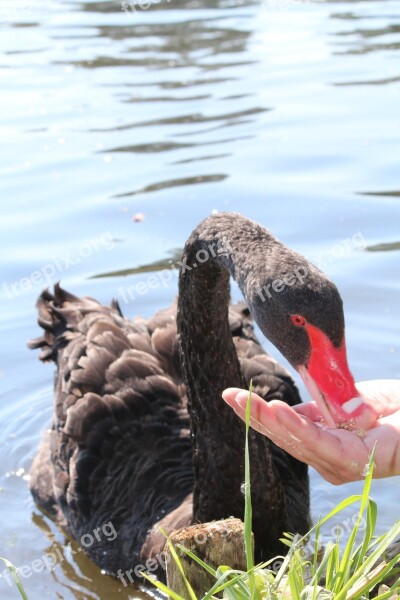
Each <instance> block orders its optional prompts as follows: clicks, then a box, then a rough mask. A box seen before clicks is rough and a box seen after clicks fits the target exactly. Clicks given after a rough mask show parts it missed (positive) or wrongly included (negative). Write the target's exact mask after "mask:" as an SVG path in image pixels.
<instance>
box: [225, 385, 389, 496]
mask: <svg viewBox="0 0 400 600" xmlns="http://www.w3.org/2000/svg"><path fill="white" fill-rule="evenodd" d="M356 387H357V389H358V391H359V392H360V395H361V396H362V397H363V398H364V399H365V400H366V401H367V402H368V403H369V404H371V405H372V406H373V407H374V409H375V410H376V411H377V412H378V414H379V417H378V419H377V420H376V421H375V423H374V424H373V426H372V427H371V429H368V430H366V431H349V430H346V429H336V428H332V427H327V426H326V425H325V424H324V422H323V417H322V415H321V413H320V411H319V409H318V406H317V404H316V402H308V403H307V404H298V405H296V406H294V407H290V406H289V405H287V404H286V403H285V402H282V401H280V400H272V401H271V402H266V401H265V400H263V399H262V398H260V396H258V395H257V394H254V393H253V396H252V402H251V421H250V424H251V426H252V427H253V429H256V430H257V431H259V432H260V433H262V434H263V435H265V436H267V437H268V438H269V439H270V440H272V441H273V442H274V443H275V444H276V445H277V446H279V447H280V448H282V449H283V450H285V451H286V452H288V453H289V454H291V455H292V456H294V457H295V458H297V459H299V460H301V461H303V462H305V463H308V464H309V465H311V466H312V467H314V468H315V469H316V470H317V471H318V472H319V473H320V474H321V475H322V477H324V478H325V479H327V481H329V482H330V483H333V484H335V485H338V484H341V483H347V482H349V481H357V480H359V479H362V478H363V476H364V469H365V466H366V465H367V464H368V461H369V457H370V455H371V452H372V450H373V448H374V446H375V443H376V452H375V467H374V477H376V478H381V477H390V476H392V475H400V381H398V380H385V379H382V380H375V381H363V382H361V383H358V384H356ZM222 397H223V399H224V400H225V402H226V403H227V404H229V406H231V408H233V410H234V411H235V413H236V414H237V415H239V417H241V418H242V419H243V420H245V411H246V404H247V398H248V392H246V391H244V390H240V389H238V388H228V389H227V390H225V391H224V392H223V394H222Z"/></svg>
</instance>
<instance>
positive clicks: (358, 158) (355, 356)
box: [0, 0, 400, 600]
mask: <svg viewBox="0 0 400 600" xmlns="http://www.w3.org/2000/svg"><path fill="white" fill-rule="evenodd" d="M0 21H1V23H2V25H1V38H0V39H1V41H0V45H1V48H2V56H1V59H0V67H1V80H0V86H1V94H0V120H1V128H2V133H1V138H0V145H1V158H0V161H1V165H0V166H1V203H0V230H1V241H2V244H3V252H2V256H1V269H2V270H1V280H0V285H1V298H0V307H1V311H0V323H1V341H2V344H1V356H0V361H1V362H0V386H1V396H0V419H1V432H0V511H1V513H0V514H1V519H0V554H1V555H2V556H5V557H7V558H9V559H10V560H12V561H13V562H14V563H15V564H16V565H17V566H23V565H27V566H32V563H33V561H34V560H35V559H38V558H40V557H41V556H42V555H43V554H44V553H46V552H48V551H50V550H51V549H52V548H53V549H54V547H58V548H59V550H60V553H62V560H61V558H60V560H59V561H58V565H57V567H56V568H55V569H54V570H53V571H52V572H51V573H49V572H48V570H47V569H45V570H43V571H42V572H38V573H33V574H32V575H31V576H30V577H29V578H27V579H25V580H24V583H25V587H26V590H27V592H28V595H29V597H30V598H32V599H35V600H37V599H38V598H44V597H46V598H51V599H54V598H60V599H61V598H62V599H65V600H67V599H68V600H70V599H73V598H76V599H82V600H83V599H87V598H90V599H102V600H106V599H107V600H109V599H110V598H114V597H115V598H122V599H127V598H136V597H139V596H140V594H139V593H136V592H135V591H134V590H130V591H127V590H126V589H124V588H123V587H122V586H121V584H119V583H118V582H116V581H114V580H112V579H110V578H108V577H106V576H103V575H101V574H100V573H99V572H98V570H97V568H96V567H94V566H93V565H92V564H91V563H90V561H89V560H87V559H86V558H85V557H84V556H83V555H82V554H74V552H75V551H74V545H71V544H70V543H69V542H68V541H66V540H65V538H64V536H63V534H62V533H61V532H60V531H59V530H58V529H57V527H55V526H54V524H53V523H52V522H51V521H50V520H49V519H47V518H46V517H44V516H43V515H41V514H40V513H39V512H38V510H37V509H36V508H35V507H34V505H33V502H32V499H31V497H30V494H29V492H28V487H27V481H26V479H27V473H28V470H29V466H30V464H31V461H32V458H33V456H34V453H35V449H36V446H37V444H38V441H39V438H40V435H41V431H42V430H43V429H44V428H45V427H46V424H47V423H48V421H49V419H50V415H51V411H52V406H51V404H52V376H53V367H52V366H43V365H41V364H39V362H38V361H37V356H36V355H35V353H33V352H30V351H28V350H27V348H26V341H27V339H28V338H30V337H33V336H35V335H37V334H38V327H37V326H36V312H35V307H34V304H35V300H36V297H37V295H38V294H39V292H40V291H41V288H42V287H44V286H45V285H48V284H51V283H53V282H55V281H57V280H58V279H61V281H62V284H63V286H65V287H66V288H67V289H69V290H70V291H72V292H74V293H76V294H84V295H90V296H94V297H96V298H98V299H100V300H101V301H103V302H106V303H108V302H109V301H110V299H111V298H112V297H117V298H118V299H119V301H120V302H121V305H122V308H123V310H124V312H125V313H126V314H127V315H128V316H134V315H136V314H141V315H143V316H145V317H146V316H149V315H150V314H152V313H153V312H154V311H155V310H156V309H158V308H160V307H162V306H165V305H168V304H169V303H170V302H171V301H172V300H173V298H174V297H175V294H176V278H173V280H172V281H171V282H170V283H169V284H168V285H165V286H163V285H160V286H158V287H157V288H155V289H151V288H149V289H147V290H146V293H145V294H142V295H141V294H139V293H136V292H135V293H133V292H132V289H131V292H130V294H128V291H127V288H128V287H130V286H136V284H138V283H139V282H146V281H147V277H148V274H146V272H142V270H141V269H137V267H140V266H143V265H149V264H150V265H151V264H152V263H156V267H155V268H157V262H159V261H168V258H169V257H170V256H173V253H174V250H176V249H177V248H181V247H182V246H183V244H184V241H185V239H186V237H187V236H188V234H189V233H190V231H191V230H192V228H193V227H194V226H195V225H196V224H197V223H198V222H199V221H200V220H201V219H202V218H203V217H205V216H206V215H208V214H210V213H211V211H213V210H218V211H222V210H235V211H239V212H242V213H244V214H245V215H247V216H248V217H250V218H253V219H256V220H258V221H260V222H261V223H263V224H264V225H265V226H267V227H268V228H270V229H271V230H272V231H273V232H274V233H275V234H276V235H278V236H279V237H280V238H281V239H283V240H284V241H285V242H286V243H287V244H288V245H290V246H291V247H293V248H295V249H296V250H298V251H300V252H302V253H304V254H306V255H307V256H308V257H310V258H312V259H313V260H314V261H315V262H317V263H318V264H320V265H321V266H322V268H323V269H324V270H325V271H326V272H327V274H328V275H329V276H330V277H331V278H332V279H333V280H334V281H335V282H336V284H337V285H338V287H339V289H340V291H341V293H342V296H343V299H344V303H345V311H346V321H347V344H348V352H349V361H350V365H351V368H352V370H353V372H354V375H355V377H356V379H357V380H364V379H373V378H400V366H399V356H400V354H399V333H400V331H399V308H400V306H399V291H400V285H399V258H400V253H399V250H400V168H399V159H400V142H399V136H400V108H399V107H400V86H399V82H400V4H399V2H398V1H395V0H385V1H383V0H382V1H379V0H371V1H351V2H341V1H333V2H312V1H304V2H300V1H297V2H295V1H291V0H265V1H251V0H236V1H235V0H192V1H190V0H189V1H186V0H161V1H159V2H154V3H151V2H150V1H149V2H147V1H144V0H141V2H139V0H137V2H131V4H130V5H129V4H125V5H123V6H122V7H121V4H120V3H119V2H118V1H115V2H114V1H97V2H90V1H87V2H81V1H77V0H68V1H66V0H57V1H55V0H54V1H53V0H37V1H34V0H27V1H23V0H12V1H10V2H7V1H6V0H1V3H0ZM171 253H172V254H171ZM160 266H162V263H161V265H160V264H159V265H158V268H160ZM132 269H133V272H131V274H129V275H125V274H124V273H123V272H124V271H126V270H128V271H129V270H132ZM37 271H39V274H37V273H36V274H34V273H35V272H37ZM118 271H122V273H119V274H118V273H117V274H116V275H115V276H111V274H113V273H115V272H118ZM99 274H109V276H106V277H100V278H97V277H95V276H96V275H99ZM45 279H46V281H45ZM133 289H134V290H136V289H137V288H135V287H134V288H133ZM138 289H142V288H138ZM234 296H235V298H238V297H239V294H238V292H237V290H236V289H235V290H234ZM132 297H133V298H132ZM124 298H125V300H128V301H127V302H126V301H124ZM266 347H267V348H269V345H268V344H266ZM301 389H302V391H303V393H304V397H306V394H305V392H304V389H303V388H301ZM311 482H312V502H313V516H314V517H315V518H316V517H318V515H319V514H320V513H324V512H326V511H327V510H329V509H330V508H331V507H332V506H333V505H334V504H335V503H337V502H338V501H339V500H340V499H342V498H344V497H346V496H347V495H349V494H350V493H353V492H357V491H359V490H360V489H361V485H360V484H354V485H347V486H342V487H333V486H331V485H330V484H328V483H326V482H324V481H322V480H321V478H319V477H318V476H317V475H316V474H315V473H313V474H312V478H311ZM373 496H374V497H375V498H376V499H377V501H378V504H379V518H378V529H379V531H380V532H382V531H383V530H384V529H385V528H387V527H388V526H389V525H391V524H392V523H393V522H394V521H395V519H397V518H398V517H399V508H398V507H399V506H400V486H399V479H398V478H396V479H391V480H386V481H377V482H375V484H374V487H373ZM353 512H354V511H353ZM352 515H353V513H352V512H350V513H349V515H348V518H351V517H352ZM344 529H345V527H344ZM1 570H2V567H1V568H0V571H1ZM140 597H143V596H140ZM0 598H2V599H3V598H4V599H7V600H13V599H14V598H15V599H16V598H19V595H18V592H17V590H16V589H15V588H12V587H9V585H8V584H7V582H6V581H5V579H4V578H1V579H0Z"/></svg>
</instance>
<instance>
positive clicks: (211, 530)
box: [165, 518, 246, 600]
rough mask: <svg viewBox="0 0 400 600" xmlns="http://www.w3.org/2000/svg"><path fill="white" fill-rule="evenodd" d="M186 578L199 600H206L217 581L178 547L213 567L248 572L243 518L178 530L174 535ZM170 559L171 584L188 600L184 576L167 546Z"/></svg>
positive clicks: (168, 574)
mask: <svg viewBox="0 0 400 600" xmlns="http://www.w3.org/2000/svg"><path fill="white" fill-rule="evenodd" d="M170 539H171V542H172V543H173V544H174V546H175V549H176V551H177V553H178V556H179V558H180V560H181V563H182V567H183V570H184V573H185V575H186V578H187V579H188V581H189V582H190V585H191V586H192V588H193V590H194V592H195V594H196V598H202V597H203V596H204V595H205V594H206V593H207V592H208V590H209V589H210V588H211V587H212V586H213V585H214V583H215V582H216V579H215V578H214V577H213V576H212V575H211V574H210V573H208V572H207V571H205V570H204V569H203V568H202V567H201V566H200V565H199V564H198V563H197V562H195V561H194V560H193V559H191V558H190V557H189V556H188V555H186V554H185V553H184V552H182V551H179V550H178V549H177V547H176V546H177V544H181V545H182V546H185V548H188V549H189V550H191V551H192V552H193V554H195V555H196V556H198V557H199V558H201V560H203V561H204V562H205V563H207V564H208V565H210V566H211V567H212V568H215V569H216V568H218V567H219V566H221V565H228V566H229V567H231V568H232V569H241V570H244V571H246V553H245V546H244V525H243V523H242V521H241V520H240V519H234V518H230V519H223V520H221V521H212V522H211V523H200V524H198V525H192V526H191V527H185V528H183V529H178V530H177V531H174V532H173V533H172V534H171V536H170ZM165 550H166V552H167V554H168V557H167V585H168V587H169V588H170V589H171V590H173V591H174V592H176V593H177V594H179V595H180V596H182V597H183V598H185V600H187V599H189V595H188V591H187V588H186V585H185V582H184V580H183V577H182V575H181V574H180V571H179V569H178V567H177V565H176V563H175V561H174V559H173V557H172V556H171V554H170V550H169V547H168V544H167V545H166V547H165Z"/></svg>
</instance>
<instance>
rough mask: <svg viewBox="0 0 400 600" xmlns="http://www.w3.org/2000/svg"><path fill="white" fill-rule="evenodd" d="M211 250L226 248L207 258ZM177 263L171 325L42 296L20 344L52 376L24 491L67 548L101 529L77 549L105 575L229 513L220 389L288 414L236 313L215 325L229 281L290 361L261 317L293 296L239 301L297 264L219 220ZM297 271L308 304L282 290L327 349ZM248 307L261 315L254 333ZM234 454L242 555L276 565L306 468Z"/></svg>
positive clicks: (264, 451)
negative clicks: (249, 528)
mask: <svg viewBox="0 0 400 600" xmlns="http://www.w3.org/2000/svg"><path fill="white" fill-rule="evenodd" d="M225 237H228V239H229V245H226V246H224V247H222V246H221V245H219V246H218V244H219V243H220V241H221V240H222V239H224V238H225ZM216 241H217V242H216ZM213 243H217V246H214V248H217V251H216V252H214V251H211V254H209V257H208V259H207V261H203V262H201V261H199V260H198V261H197V266H198V268H195V267H194V266H193V265H194V262H195V257H199V256H200V254H199V250H201V249H202V250H203V251H206V248H208V251H209V253H210V244H213ZM227 248H228V249H227ZM213 254H214V255H213ZM201 256H202V258H204V256H205V255H204V253H203V254H202V255H201ZM268 261H269V262H268ZM301 261H303V262H301ZM199 262H201V264H199ZM183 264H184V265H188V267H187V268H185V267H183V269H182V271H183V272H182V274H181V278H180V297H179V311H178V323H177V319H176V307H174V306H173V307H172V308H170V309H167V310H165V311H162V312H160V313H158V314H157V315H155V316H154V317H153V318H152V319H150V320H149V321H144V320H141V319H135V320H134V321H133V322H130V321H128V320H126V319H124V318H123V317H122V316H121V313H120V311H119V308H118V306H117V305H116V304H115V303H114V304H113V305H112V307H111V308H106V307H104V306H101V305H100V304H98V303H97V302H95V301H94V300H91V299H88V298H84V299H79V298H76V297H75V296H72V295H70V294H68V293H66V292H64V291H63V290H61V289H60V288H58V287H56V289H55V293H54V296H53V295H51V294H50V293H49V292H47V291H45V292H43V294H42V296H41V297H40V299H39V302H38V307H39V323H40V325H41V326H42V327H43V329H44V335H43V337H42V338H39V339H38V340H35V341H34V342H33V343H32V347H40V348H42V354H41V359H42V360H43V361H48V360H54V362H55V363H56V364H57V376H56V380H55V407H54V417H53V423H52V427H51V431H50V432H49V433H48V434H46V435H45V437H44V439H43V441H42V445H41V447H40V449H39V452H38V454H37V456H36V459H35V461H34V463H33V466H32V471H31V489H32V493H33V495H34V498H35V500H36V502H37V504H38V505H39V506H40V507H42V508H43V509H44V510H46V511H47V512H49V513H50V514H51V515H52V516H53V517H54V518H55V519H56V520H58V521H59V522H60V524H62V525H64V526H66V527H67V529H68V531H69V532H70V534H71V535H72V536H73V537H74V538H75V539H77V540H78V542H79V540H80V539H82V536H84V535H85V534H90V533H92V532H93V531H95V530H98V528H101V527H102V526H103V525H104V524H106V523H109V522H111V523H112V526H113V528H114V529H115V531H116V538H115V539H114V540H113V541H109V540H108V539H107V538H106V537H105V536H98V537H100V540H99V541H97V540H95V543H94V544H92V545H91V546H90V547H88V548H87V552H88V554H89V555H90V556H91V558H92V559H93V560H94V561H95V562H96V563H97V564H98V565H99V566H100V567H101V568H103V569H105V570H106V571H107V572H110V573H117V572H118V571H120V570H122V571H126V570H128V569H131V568H132V567H134V566H135V565H136V564H143V563H144V562H145V561H146V560H147V559H148V558H149V557H151V556H154V555H155V554H157V553H158V552H160V551H161V549H162V547H163V545H164V538H163V536H162V535H161V534H160V533H159V531H158V527H159V526H160V525H161V526H162V527H163V528H164V529H166V530H167V531H172V530H174V529H177V528H179V527H182V526H185V525H187V524H189V523H191V522H193V521H195V522H198V521H209V520H212V519H219V518H224V517H228V516H231V515H232V516H237V517H242V516H243V506H244V501H243V495H242V493H241V489H240V487H241V483H242V482H243V480H244V473H243V445H244V426H243V424H242V422H241V421H240V420H239V419H238V418H237V417H236V416H235V414H234V413H233V411H231V410H230V409H229V408H228V407H227V406H226V405H225V403H224V402H223V401H222V399H221V392H222V391H223V389H224V388H225V387H228V386H245V385H247V384H248V383H249V381H250V379H252V380H253V386H254V389H255V391H256V392H257V393H258V394H260V395H261V396H263V397H265V398H266V399H268V400H270V399H280V400H284V401H286V402H287V403H288V404H290V405H293V404H296V403H298V402H299V401H300V398H299V395H298V392H297V389H296V387H295V385H294V383H293V381H292V379H291V378H290V376H289V374H288V373H287V371H286V370H285V369H283V368H282V367H281V366H279V365H278V363H277V362H276V361H275V360H274V359H272V358H271V357H270V356H268V355H267V354H266V353H265V352H264V350H263V349H262V347H261V346H260V344H259V342H258V341H257V339H256V337H255V335H254V332H253V327H252V321H251V317H250V315H249V311H248V309H247V308H246V307H245V306H244V305H243V306H236V307H231V308H230V309H229V319H228V318H227V316H228V315H227V312H228V311H227V308H228V300H229V292H228V282H229V272H230V273H231V274H232V275H233V276H234V277H235V279H236V280H237V281H238V283H239V285H240V286H241V288H242V291H243V292H244V294H245V296H246V298H247V300H248V301H249V302H250V305H251V307H252V310H253V311H254V313H255V314H256V317H257V320H258V323H259V324H260V326H261V327H262V328H263V329H264V330H265V332H266V333H267V335H268V337H270V339H271V340H272V341H273V342H274V343H275V344H276V345H277V346H278V347H280V348H281V349H282V348H283V350H282V351H283V353H285V354H286V355H287V357H288V358H289V360H291V361H292V364H297V363H296V360H297V358H293V357H299V356H300V355H301V353H300V351H299V348H298V347H296V348H292V349H291V346H290V345H289V344H291V345H293V341H292V340H291V336H292V337H293V335H294V338H295V341H296V340H297V339H298V340H299V343H300V345H301V343H302V340H303V337H301V336H300V335H299V334H303V332H300V331H299V330H298V328H297V330H296V331H294V334H293V332H292V331H291V330H289V329H286V330H285V327H286V321H282V323H283V325H282V324H280V323H279V319H280V318H281V317H280V316H279V314H278V312H277V310H278V309H277V306H278V305H277V304H276V303H277V302H278V303H279V306H278V308H279V307H280V305H281V304H282V302H283V303H285V302H286V303H287V302H289V303H290V302H292V296H293V292H294V291H295V290H293V289H292V288H291V289H290V290H289V292H290V293H288V294H286V295H285V294H283V293H282V294H281V295H280V296H278V295H276V298H275V300H274V299H273V301H272V302H271V303H270V304H268V303H265V302H264V304H260V302H258V301H257V299H256V298H255V296H254V293H255V289H256V287H255V286H256V285H260V286H261V287H263V285H264V283H265V281H268V280H271V279H272V278H273V277H274V276H276V272H278V273H279V270H280V271H281V272H282V269H283V270H285V269H286V271H287V269H288V268H289V267H288V266H290V267H291V268H294V267H295V265H296V264H302V265H304V264H305V263H304V259H303V258H302V257H300V256H299V255H297V254H296V253H294V252H292V251H291V250H289V249H287V248H286V247H285V246H283V245H282V244H280V242H278V241H277V240H276V239H275V238H273V237H272V236H271V234H269V232H267V231H266V230H265V229H264V228H262V227H260V226H258V225H256V224H254V223H252V222H251V221H248V220H247V219H244V218H243V217H241V216H240V215H231V214H221V215H216V216H214V217H210V218H209V219H207V220H206V221H204V222H203V223H202V224H200V226H199V227H198V228H197V229H196V230H195V231H194V233H193V234H192V236H191V238H189V240H188V243H187V245H186V248H185V252H184V257H183ZM306 264H307V266H308V268H309V269H310V278H309V281H308V282H307V283H308V288H307V289H308V291H307V292H305V291H304V290H303V289H300V286H299V285H298V282H297V283H296V286H297V287H299V290H297V297H301V296H302V293H303V292H304V293H303V305H304V294H306V295H307V294H308V296H309V295H310V294H311V295H313V296H314V297H315V298H316V301H317V308H316V310H317V315H318V314H320V313H321V307H322V306H323V305H324V302H329V303H330V307H331V310H333V312H334V313H335V311H336V312H338V315H339V317H338V320H337V322H336V324H334V326H333V329H332V331H328V330H329V327H328V326H327V327H325V329H324V331H327V335H328V334H329V335H330V339H333V338H335V335H336V337H337V338H338V339H339V337H340V334H341V332H340V328H341V326H342V325H341V322H340V319H342V316H341V315H342V313H341V303H340V297H339V300H337V296H338V294H337V291H336V288H334V286H332V284H330V282H329V281H328V280H327V279H326V278H324V276H323V275H322V274H321V273H320V272H319V271H317V270H316V269H315V268H314V267H312V266H311V265H309V263H306ZM189 265H192V266H191V267H189ZM263 277H266V278H267V279H262V278H263ZM322 284H323V285H322ZM321 286H322V287H321ZM303 287H304V282H303ZM322 288H324V289H322ZM310 290H311V291H310ZM308 296H307V297H308ZM314 303H315V302H314ZM305 304H306V312H307V311H308V312H310V311H311V309H310V307H309V306H308V304H309V303H307V302H306V303H305ZM300 305H301V303H300ZM303 308H304V306H303ZM263 310H264V311H265V312H266V313H267V312H268V311H270V322H269V325H268V326H267V325H265V323H264V317H263V313H262V312H261V311H263ZM285 310H286V309H285ZM311 312H312V311H311ZM310 314H311V313H310ZM334 316H335V314H334ZM317 319H318V317H317ZM177 325H178V329H179V332H180V342H181V343H180V346H181V352H182V356H181V355H180V351H179V343H178V337H179V336H178V334H177ZM279 331H280V335H281V338H282V339H281V341H280V342H279V340H277V339H276V338H277V336H279ZM292 334H293V335H292ZM296 336H297V337H296ZM303 341H304V340H303ZM339 342H340V340H339ZM285 345H286V346H287V348H286V347H285ZM188 397H189V402H188ZM191 431H192V436H191ZM191 438H192V439H191ZM250 453H251V465H252V497H253V530H254V533H255V539H256V553H257V558H258V559H264V560H265V559H267V558H270V557H272V556H274V555H275V554H277V553H280V552H282V547H281V545H280V542H279V537H280V536H281V534H282V532H283V531H293V532H294V531H298V532H301V533H305V531H306V530H307V528H308V526H309V495H308V476H307V467H306V466H305V465H304V464H302V463H300V462H298V461H297V460H295V459H293V458H291V457H290V456H289V455H287V454H286V453H284V452H283V451H281V450H280V449H279V448H277V447H276V446H275V445H274V444H272V443H271V442H270V441H269V440H267V438H265V437H263V436H261V435H259V434H258V433H256V432H254V431H252V433H251V436H250ZM161 574H162V573H161Z"/></svg>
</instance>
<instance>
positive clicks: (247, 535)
mask: <svg viewBox="0 0 400 600" xmlns="http://www.w3.org/2000/svg"><path fill="white" fill-rule="evenodd" d="M252 393H253V382H252V381H250V387H249V396H248V398H247V405H246V442H245V451H244V479H245V483H244V485H245V495H244V499H245V508H244V541H245V550H246V559H247V570H248V571H250V570H251V569H252V568H253V567H254V557H253V543H252V506H251V483H250V451H249V428H250V415H251V396H252Z"/></svg>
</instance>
